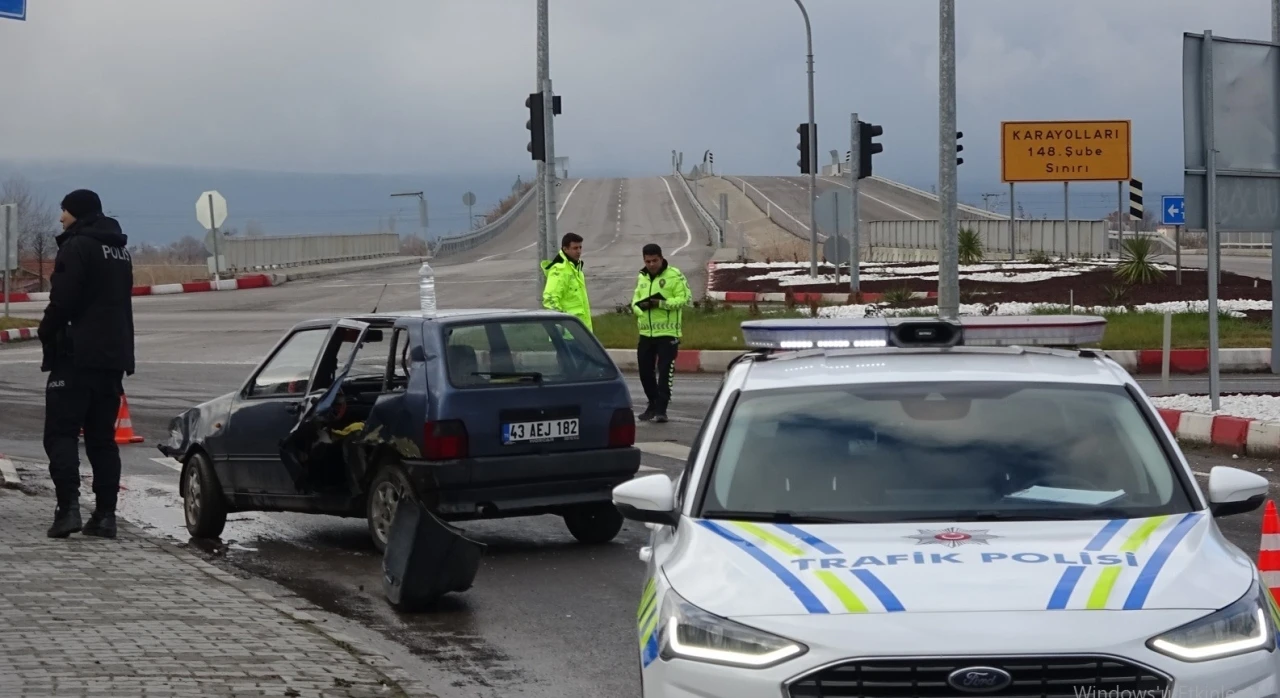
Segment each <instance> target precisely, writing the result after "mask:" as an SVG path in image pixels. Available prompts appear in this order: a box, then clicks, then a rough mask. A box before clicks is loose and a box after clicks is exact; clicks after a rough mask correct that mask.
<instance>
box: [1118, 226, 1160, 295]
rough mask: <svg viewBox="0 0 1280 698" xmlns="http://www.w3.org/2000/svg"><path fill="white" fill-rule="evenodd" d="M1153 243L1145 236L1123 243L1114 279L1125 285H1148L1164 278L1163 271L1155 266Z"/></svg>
mask: <svg viewBox="0 0 1280 698" xmlns="http://www.w3.org/2000/svg"><path fill="white" fill-rule="evenodd" d="M1155 256H1156V254H1155V243H1154V241H1152V240H1151V238H1148V237H1146V236H1141V237H1134V238H1130V239H1128V240H1125V241H1124V245H1123V246H1122V248H1121V250H1120V263H1119V264H1117V265H1116V270H1115V274H1116V277H1117V278H1119V279H1120V280H1121V281H1123V282H1124V283H1125V284H1149V283H1151V282H1153V281H1156V280H1158V279H1161V278H1164V271H1163V270H1161V269H1160V268H1159V267H1157V266H1156V262H1155Z"/></svg>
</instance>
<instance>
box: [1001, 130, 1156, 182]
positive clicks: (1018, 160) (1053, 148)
mask: <svg viewBox="0 0 1280 698" xmlns="http://www.w3.org/2000/svg"><path fill="white" fill-rule="evenodd" d="M1131 125H1132V122H1130V121H1005V122H1002V123H1001V124H1000V172H1001V178H1002V179H1003V181H1005V182H1006V183H1021V182H1120V181H1125V180H1128V179H1129V178H1130V176H1132V172H1131V168H1132V162H1131V161H1132V158H1131V149H1130V146H1131V143H1130V127H1131Z"/></svg>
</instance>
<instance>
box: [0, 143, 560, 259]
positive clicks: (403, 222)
mask: <svg viewBox="0 0 1280 698" xmlns="http://www.w3.org/2000/svg"><path fill="white" fill-rule="evenodd" d="M532 165H533V163H532V162H531V163H530V167H529V168H528V171H526V172H511V173H493V174H479V175H476V174H469V175H457V176H453V175H441V174H423V175H400V174H396V175H390V174H389V175H380V174H299V173H289V172H258V171H250V170H213V169H207V170H206V169H199V168H175V167H159V166H145V165H113V164H71V163H50V162H44V163H28V162H14V161H5V160H0V179H5V178H8V177H10V176H13V175H21V176H23V177H25V178H26V179H27V180H29V181H30V183H31V187H32V189H33V190H34V192H35V193H36V194H37V195H40V196H43V197H45V199H46V201H47V202H48V204H49V205H50V206H51V207H56V206H57V205H58V202H59V201H61V200H62V197H63V196H64V195H65V194H66V193H67V192H68V191H71V190H73V189H78V188H87V189H93V190H94V191H96V192H98V194H99V195H101V197H102V200H103V205H104V207H105V208H106V209H107V211H108V213H110V214H111V215H113V216H115V217H117V218H119V219H120V222H121V224H122V225H123V226H124V229H125V232H126V233H127V234H128V235H129V239H130V242H132V243H143V242H149V243H153V244H163V243H168V242H173V241H175V240H178V239H180V238H182V237H184V236H186V235H193V236H197V237H199V236H201V235H203V233H204V230H203V229H202V228H201V227H200V224H199V223H197V222H196V219H195V202H196V198H197V197H199V195H200V193H201V192H203V191H205V190H208V189H217V190H218V191H219V192H221V193H222V195H223V196H225V197H226V199H227V209H228V216H227V223H226V227H228V228H230V229H234V230H235V231H237V233H238V234H241V235H244V234H246V233H249V232H256V233H259V234H263V235H298V234H308V233H366V232H377V231H379V230H382V231H384V232H385V231H389V230H391V229H392V226H393V225H394V230H395V231H396V232H398V233H401V234H412V233H417V232H419V231H420V226H419V222H418V203H417V200H416V199H414V198H412V197H404V198H391V196H390V195H391V194H392V193H393V192H403V191H423V192H425V194H426V197H427V204H428V234H429V235H430V236H431V237H437V236H440V235H444V234H447V233H449V232H455V233H456V232H462V231H465V230H467V229H468V227H469V226H468V224H467V207H466V206H464V205H463V204H462V195H463V194H464V193H466V192H467V191H471V192H473V193H474V194H475V195H476V204H475V206H474V207H473V210H472V213H473V214H474V215H476V216H479V215H481V214H484V213H487V212H488V211H489V210H490V209H492V208H493V207H494V206H496V205H497V203H498V201H499V200H501V199H502V197H504V196H507V195H509V194H510V193H511V189H512V185H514V184H515V182H516V177H517V175H518V176H520V177H521V178H522V179H523V180H524V181H529V180H531V179H532V178H533V176H534V173H535V171H534V168H533V167H532ZM393 221H394V223H393Z"/></svg>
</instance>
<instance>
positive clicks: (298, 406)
mask: <svg viewBox="0 0 1280 698" xmlns="http://www.w3.org/2000/svg"><path fill="white" fill-rule="evenodd" d="M285 411H287V412H288V413H289V414H300V413H301V412H302V403H301V402H290V403H289V404H288V406H287V407H285Z"/></svg>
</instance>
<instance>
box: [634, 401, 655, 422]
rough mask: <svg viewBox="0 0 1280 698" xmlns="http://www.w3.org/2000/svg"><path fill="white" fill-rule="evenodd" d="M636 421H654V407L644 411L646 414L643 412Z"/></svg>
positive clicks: (651, 406)
mask: <svg viewBox="0 0 1280 698" xmlns="http://www.w3.org/2000/svg"><path fill="white" fill-rule="evenodd" d="M636 419H638V420H640V421H641V422H647V421H649V420H650V419H653V405H650V406H648V407H646V408H645V409H644V412H641V413H640V416H638V417H636Z"/></svg>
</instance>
